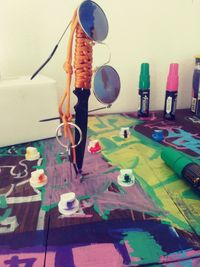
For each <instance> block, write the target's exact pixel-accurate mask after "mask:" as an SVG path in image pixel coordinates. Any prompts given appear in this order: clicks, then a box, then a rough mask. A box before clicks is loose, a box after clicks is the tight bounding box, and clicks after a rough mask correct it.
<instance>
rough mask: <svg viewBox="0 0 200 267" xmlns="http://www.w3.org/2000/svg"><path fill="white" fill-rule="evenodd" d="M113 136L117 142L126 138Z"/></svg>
mask: <svg viewBox="0 0 200 267" xmlns="http://www.w3.org/2000/svg"><path fill="white" fill-rule="evenodd" d="M112 138H113V140H114V141H115V142H124V138H121V137H119V136H113V137H112Z"/></svg>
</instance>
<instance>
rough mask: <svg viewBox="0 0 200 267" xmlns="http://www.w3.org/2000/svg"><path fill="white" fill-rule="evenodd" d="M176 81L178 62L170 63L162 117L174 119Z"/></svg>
mask: <svg viewBox="0 0 200 267" xmlns="http://www.w3.org/2000/svg"><path fill="white" fill-rule="evenodd" d="M178 82H179V77H178V64H177V63H172V64H170V67H169V74H168V78H167V85H166V94H165V107H164V119H167V120H175V112H176V102H177V94H178Z"/></svg>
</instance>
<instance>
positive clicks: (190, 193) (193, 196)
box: [182, 189, 199, 200]
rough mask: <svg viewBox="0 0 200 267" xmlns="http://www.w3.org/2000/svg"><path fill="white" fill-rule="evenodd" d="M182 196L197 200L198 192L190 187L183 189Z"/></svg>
mask: <svg viewBox="0 0 200 267" xmlns="http://www.w3.org/2000/svg"><path fill="white" fill-rule="evenodd" d="M182 196H183V197H184V198H187V199H193V200H199V193H197V192H195V191H194V190H191V189H188V190H186V191H184V192H183V193H182Z"/></svg>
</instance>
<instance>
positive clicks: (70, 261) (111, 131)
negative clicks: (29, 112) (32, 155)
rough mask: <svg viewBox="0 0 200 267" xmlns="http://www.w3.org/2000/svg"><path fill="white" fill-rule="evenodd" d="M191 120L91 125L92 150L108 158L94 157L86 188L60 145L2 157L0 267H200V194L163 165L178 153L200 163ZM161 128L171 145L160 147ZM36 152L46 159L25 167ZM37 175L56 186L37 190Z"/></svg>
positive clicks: (119, 118)
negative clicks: (167, 153) (126, 174)
mask: <svg viewBox="0 0 200 267" xmlns="http://www.w3.org/2000/svg"><path fill="white" fill-rule="evenodd" d="M190 115H191V114H189V112H188V111H187V110H180V111H178V112H177V119H176V121H175V122H165V121H163V120H162V114H161V113H159V112H155V113H152V114H151V117H150V118H149V119H148V120H138V119H137V117H136V115H135V114H109V115H101V116H91V117H90V118H89V126H88V141H89V140H99V143H100V145H101V152H99V153H96V154H95V153H94V154H92V153H89V152H88V151H85V159H84V173H83V178H82V180H81V182H80V179H78V178H76V177H75V174H74V171H73V167H72V166H71V165H70V164H69V162H68V160H67V159H66V157H65V156H63V153H61V152H65V151H63V150H62V148H61V147H60V146H59V144H58V143H57V141H56V139H54V138H51V139H47V140H41V141H37V142H32V143H25V144H19V145H15V146H10V147H3V148H0V266H2V267H4V266H5V267H7V266H9V267H17V266H19V267H21V266H25V267H32V266H33V267H35V266H37V267H40V266H47V267H54V266H56V267H64V266H66V267H125V266H127V267H128V266H159V267H161V266H163V267H174V266H175V267H185V266H188V267H189V266H195V267H198V266H200V195H199V193H198V192H196V191H194V189H193V188H192V187H191V186H190V185H189V184H188V183H187V182H186V181H184V180H183V179H182V178H180V177H178V176H177V175H176V174H175V173H174V172H173V170H172V169H170V168H169V167H167V166H166V164H165V163H164V162H163V161H162V159H161V157H160V154H161V151H162V149H163V147H165V146H171V147H174V148H175V149H177V150H180V151H182V152H184V153H186V154H187V155H189V156H191V157H193V158H194V159H195V160H196V162H199V159H200V122H199V120H197V119H195V118H194V117H192V116H190ZM122 127H129V129H130V135H129V136H128V138H123V137H121V136H120V134H119V133H120V129H121V128H122ZM155 129H162V130H163V131H164V140H163V141H162V142H159V143H158V142H156V141H154V140H153V139H152V132H153V130H155ZM28 146H33V147H35V148H37V150H38V151H39V152H40V158H39V159H37V160H34V161H27V160H26V159H25V152H26V148H27V147H28ZM37 169H44V170H45V174H46V175H47V177H48V183H47V185H45V186H43V187H40V188H32V187H31V185H30V182H29V179H30V176H31V172H33V171H34V170H37ZM121 169H131V170H132V171H133V174H134V176H135V178H136V181H135V184H134V185H132V186H130V187H123V186H121V185H119V184H118V182H117V181H118V180H117V177H118V176H119V172H120V170H121ZM66 192H75V193H76V197H77V199H78V201H79V203H80V209H79V211H78V212H77V213H75V214H73V215H71V216H66V215H62V214H60V213H59V211H58V202H59V199H60V195H61V194H63V193H66Z"/></svg>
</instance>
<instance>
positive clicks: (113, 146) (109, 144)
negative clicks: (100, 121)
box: [100, 137, 118, 152]
mask: <svg viewBox="0 0 200 267" xmlns="http://www.w3.org/2000/svg"><path fill="white" fill-rule="evenodd" d="M100 142H101V143H102V145H103V146H104V147H106V148H107V149H109V152H113V150H114V149H116V148H118V146H117V145H116V144H115V143H114V142H112V141H111V140H109V139H108V138H106V137H102V138H100Z"/></svg>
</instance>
